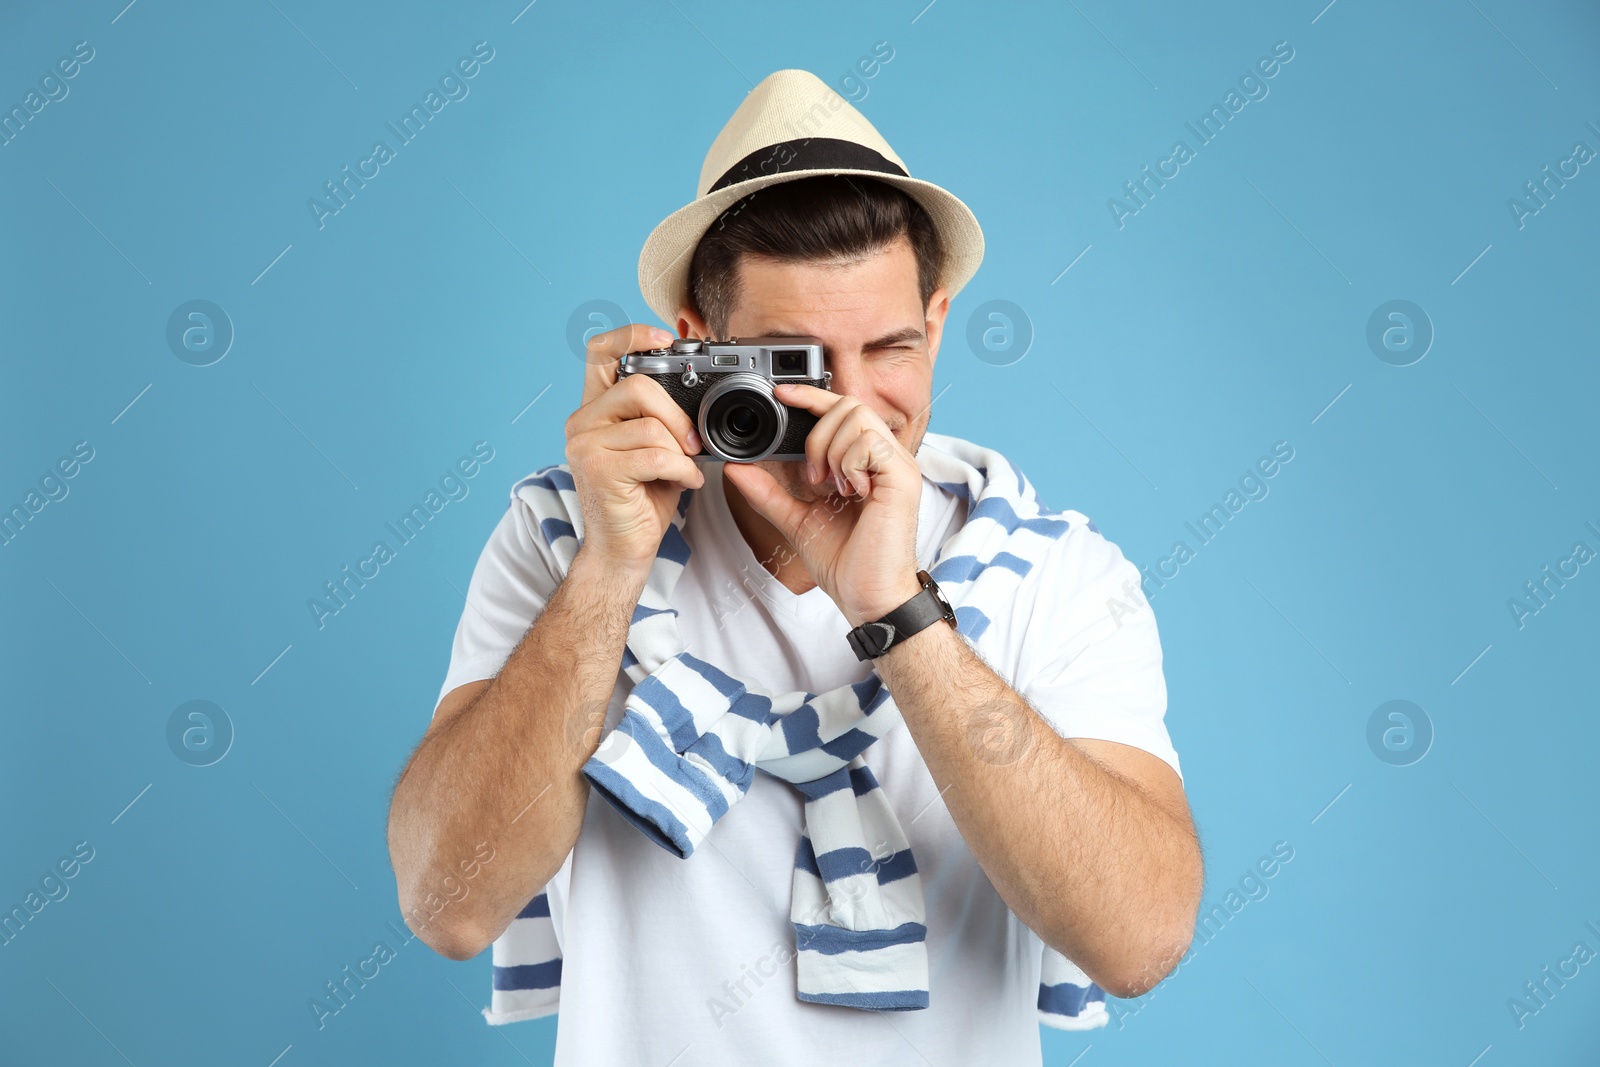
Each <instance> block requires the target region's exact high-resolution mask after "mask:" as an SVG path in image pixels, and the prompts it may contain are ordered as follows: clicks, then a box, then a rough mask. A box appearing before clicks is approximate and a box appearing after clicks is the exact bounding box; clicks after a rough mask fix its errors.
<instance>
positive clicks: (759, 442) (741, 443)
mask: <svg viewBox="0 0 1600 1067" xmlns="http://www.w3.org/2000/svg"><path fill="white" fill-rule="evenodd" d="M787 422H788V420H787V418H786V417H785V415H784V412H783V410H782V405H780V404H779V403H778V402H777V400H775V399H774V398H773V396H772V393H771V390H770V388H765V389H757V388H749V387H745V386H741V385H738V384H735V383H731V382H724V383H719V384H718V385H717V386H714V387H713V389H712V391H711V392H710V393H709V394H707V396H706V398H705V406H704V408H703V409H702V414H701V423H702V428H703V436H704V437H705V440H706V445H707V449H708V451H710V452H711V453H713V454H715V455H718V456H721V457H722V458H723V459H725V460H731V461H734V462H751V461H754V460H758V459H760V458H761V457H762V456H765V455H766V454H767V453H768V452H771V451H772V450H773V449H774V448H775V447H776V446H777V444H778V441H779V440H780V439H781V438H782V437H783V432H784V428H785V426H786V425H787Z"/></svg>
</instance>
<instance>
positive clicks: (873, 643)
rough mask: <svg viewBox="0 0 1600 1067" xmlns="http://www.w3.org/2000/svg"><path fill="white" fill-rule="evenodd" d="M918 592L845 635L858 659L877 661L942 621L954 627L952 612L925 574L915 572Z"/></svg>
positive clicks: (931, 578)
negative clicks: (908, 639) (879, 617)
mask: <svg viewBox="0 0 1600 1067" xmlns="http://www.w3.org/2000/svg"><path fill="white" fill-rule="evenodd" d="M917 581H918V582H920V583H921V584H922V589H921V590H920V591H919V592H918V593H917V595H916V596H914V597H912V598H911V599H910V600H908V601H906V602H905V603H904V604H901V605H900V606H899V607H897V608H895V609H894V610H893V611H891V612H889V614H887V615H885V616H884V617H883V618H881V619H879V620H877V621H876V622H864V623H862V624H861V625H860V626H857V627H856V628H855V629H854V630H851V631H850V632H849V633H847V634H845V640H847V641H849V642H850V650H851V651H852V652H854V653H855V654H856V659H858V660H869V659H877V658H878V657H879V656H881V655H883V654H884V653H885V652H887V651H889V650H890V649H891V648H893V647H894V646H895V645H898V644H899V643H900V642H902V641H904V640H905V639H906V638H908V637H910V636H911V635H912V634H915V633H917V632H918V631H920V630H923V629H925V628H927V627H929V626H932V625H933V624H934V623H936V622H938V621H939V620H940V619H943V620H944V621H945V622H947V623H949V624H950V627H951V629H955V628H956V612H955V609H954V608H952V607H951V606H950V601H948V600H946V599H945V598H944V594H943V593H941V592H940V591H939V583H937V582H935V581H934V580H933V576H932V575H930V574H929V573H928V572H927V571H918V572H917Z"/></svg>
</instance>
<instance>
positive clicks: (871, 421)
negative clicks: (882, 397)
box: [819, 404, 893, 488]
mask: <svg viewBox="0 0 1600 1067" xmlns="http://www.w3.org/2000/svg"><path fill="white" fill-rule="evenodd" d="M819 425H820V423H819ZM870 431H877V432H879V433H882V434H884V435H886V436H893V435H892V434H890V433H889V428H888V427H887V426H885V425H884V423H883V420H882V419H881V418H879V417H878V413H877V412H875V411H873V410H872V409H871V408H869V407H867V406H866V405H865V404H857V405H856V406H854V407H852V408H851V409H850V410H849V411H847V412H845V413H844V416H843V417H842V419H841V420H840V423H839V426H838V428H837V429H835V430H834V432H833V435H832V436H831V437H830V438H829V440H828V451H827V455H826V456H825V457H824V462H825V463H827V465H828V468H827V469H828V470H831V471H833V472H834V473H835V474H838V475H839V476H840V477H841V478H842V477H844V476H845V469H844V457H845V453H846V452H848V451H849V450H850V448H851V447H852V446H853V445H855V443H856V441H857V440H858V439H859V438H860V437H861V435H862V434H864V433H868V432H870ZM845 484H846V487H847V488H848V486H849V483H848V482H846V483H845Z"/></svg>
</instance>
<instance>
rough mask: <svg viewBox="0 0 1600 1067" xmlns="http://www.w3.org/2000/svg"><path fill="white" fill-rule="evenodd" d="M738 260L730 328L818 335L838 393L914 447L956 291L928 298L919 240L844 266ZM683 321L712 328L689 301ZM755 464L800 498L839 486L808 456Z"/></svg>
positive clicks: (696, 331)
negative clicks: (811, 475)
mask: <svg viewBox="0 0 1600 1067" xmlns="http://www.w3.org/2000/svg"><path fill="white" fill-rule="evenodd" d="M738 269H739V281H740V297H739V304H738V306H737V307H736V308H735V309H734V311H733V314H732V316H731V317H730V318H729V320H728V329H727V336H729V337H802V336H808V337H816V338H819V339H820V340H821V341H822V344H823V352H824V355H825V357H826V367H827V369H828V370H830V371H832V372H833V380H832V383H831V384H832V389H833V392H835V393H839V394H842V395H845V396H852V397H855V398H856V399H857V400H860V401H861V402H862V403H863V404H866V405H867V406H868V407H869V408H871V409H872V410H873V411H874V412H876V413H877V414H878V417H879V418H881V419H883V421H884V424H885V425H887V426H888V427H889V429H890V430H892V431H893V432H894V435H895V438H896V439H897V440H898V441H899V442H900V444H901V445H902V446H903V447H904V448H905V449H906V451H908V452H910V453H911V454H912V455H915V454H916V452H917V449H918V448H919V447H920V446H921V444H922V435H923V434H924V433H926V432H927V429H928V417H929V411H928V409H929V405H930V404H931V403H932V401H933V364H934V361H935V360H936V359H937V358H938V355H939V340H940V337H941V336H942V334H943V332H944V320H945V315H946V314H947V313H948V312H949V310H950V298H949V295H948V294H947V293H946V292H945V290H944V289H936V290H934V292H933V295H932V297H931V298H930V299H929V301H928V307H927V308H926V309H925V308H923V307H922V303H921V300H920V299H919V297H918V291H917V261H916V255H915V253H913V251H912V248H911V241H910V239H909V238H907V237H905V236H901V237H900V238H899V239H897V240H896V241H895V242H893V243H891V244H889V245H886V246H885V247H884V248H883V249H881V250H879V251H878V252H876V253H874V254H872V255H870V256H868V257H867V258H865V259H862V260H858V261H855V262H853V263H850V264H847V265H843V266H835V265H832V264H825V263H788V262H782V261H779V260H772V259H766V258H756V257H752V256H749V255H745V256H742V257H741V258H740V260H739V268H738ZM678 329H679V332H680V333H687V335H688V336H691V337H705V336H708V335H709V334H710V330H709V329H707V327H706V324H705V322H704V321H703V320H702V319H700V318H699V316H698V315H696V314H695V313H694V312H693V311H690V310H685V311H683V312H682V313H681V317H680V319H679V322H678ZM755 465H756V466H758V467H761V468H762V469H764V470H766V471H767V472H768V473H769V474H771V475H772V477H773V478H774V479H775V480H776V481H777V482H778V484H779V485H781V486H783V488H784V489H786V490H787V491H788V492H789V494H790V495H791V496H793V497H795V498H796V499H799V500H807V501H810V500H819V499H823V498H825V497H826V496H827V495H828V494H829V493H830V492H831V491H832V489H831V487H830V486H827V485H824V486H816V487H813V486H811V485H808V484H806V480H805V471H804V467H805V465H804V463H803V461H800V460H792V461H789V460H785V461H778V460H762V461H760V462H758V463H757V464H755Z"/></svg>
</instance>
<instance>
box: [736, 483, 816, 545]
mask: <svg viewBox="0 0 1600 1067" xmlns="http://www.w3.org/2000/svg"><path fill="white" fill-rule="evenodd" d="M722 470H723V474H724V475H725V476H726V477H727V479H728V481H730V482H732V483H733V487H734V488H735V489H737V490H739V492H740V493H741V494H743V496H744V498H745V500H747V501H748V502H749V503H750V506H751V507H753V508H755V509H756V513H757V514H759V515H760V516H761V517H762V518H764V519H766V520H767V521H768V522H770V523H772V525H773V526H775V527H777V530H778V532H779V533H781V534H782V535H783V536H784V539H785V540H787V541H788V542H789V543H790V544H794V543H795V538H796V537H797V536H798V535H799V533H800V531H801V529H802V527H803V525H804V523H805V518H806V516H807V515H809V514H810V513H811V506H810V505H809V504H806V503H804V502H802V501H799V500H796V499H795V498H794V497H792V496H790V495H789V492H788V490H786V489H784V487H783V486H781V485H779V484H778V482H777V480H776V479H775V478H773V477H772V475H770V474H768V473H767V472H766V471H764V470H762V469H761V468H760V467H757V466H756V465H755V464H753V463H725V464H723V466H722Z"/></svg>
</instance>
